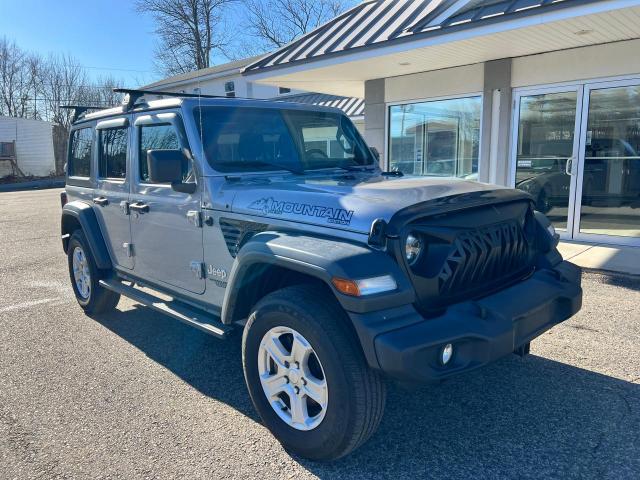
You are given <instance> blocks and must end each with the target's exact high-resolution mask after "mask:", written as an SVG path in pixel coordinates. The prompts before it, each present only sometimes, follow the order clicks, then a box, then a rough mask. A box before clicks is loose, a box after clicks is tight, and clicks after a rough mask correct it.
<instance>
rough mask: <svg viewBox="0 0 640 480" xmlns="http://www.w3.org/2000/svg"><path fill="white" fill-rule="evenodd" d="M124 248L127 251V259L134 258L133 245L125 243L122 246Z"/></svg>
mask: <svg viewBox="0 0 640 480" xmlns="http://www.w3.org/2000/svg"><path fill="white" fill-rule="evenodd" d="M122 248H124V249H125V250H126V251H127V257H129V258H131V257H133V243H128V242H125V243H123V244H122Z"/></svg>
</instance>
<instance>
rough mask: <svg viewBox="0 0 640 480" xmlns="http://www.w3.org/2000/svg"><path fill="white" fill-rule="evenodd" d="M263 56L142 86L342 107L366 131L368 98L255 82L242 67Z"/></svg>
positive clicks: (154, 88)
mask: <svg viewBox="0 0 640 480" xmlns="http://www.w3.org/2000/svg"><path fill="white" fill-rule="evenodd" d="M260 58H262V57H251V58H245V59H243V60H237V61H235V62H230V63H225V64H223V65H217V66H215V67H210V68H205V69H202V70H196V71H194V72H189V73H184V74H181V75H176V76H173V77H169V78H165V79H163V80H160V81H158V82H155V83H151V84H149V85H145V86H144V87H141V88H142V89H145V90H157V91H166V92H175V93H189V94H192V93H201V94H203V95H219V96H227V97H241V98H265V99H277V100H283V101H285V100H286V101H291V102H297V103H306V104H314V105H324V106H331V107H335V108H340V109H342V110H343V111H344V112H345V113H346V114H347V115H349V117H350V118H351V120H352V121H353V123H354V124H355V125H356V127H358V128H359V129H361V130H363V131H364V99H363V98H355V97H346V96H343V95H327V94H317V93H310V92H306V91H303V90H296V89H294V88H287V87H278V86H276V85H267V84H262V83H254V82H252V81H250V80H249V79H248V78H247V77H245V76H243V75H242V70H243V69H244V68H245V67H246V66H247V65H250V64H252V63H254V62H256V61H258V60H259V59H260Z"/></svg>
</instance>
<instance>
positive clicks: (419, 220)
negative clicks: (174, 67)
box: [62, 91, 582, 460]
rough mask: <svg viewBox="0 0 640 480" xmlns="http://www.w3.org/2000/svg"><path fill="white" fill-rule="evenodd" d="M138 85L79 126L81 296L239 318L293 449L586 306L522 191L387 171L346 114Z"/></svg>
mask: <svg viewBox="0 0 640 480" xmlns="http://www.w3.org/2000/svg"><path fill="white" fill-rule="evenodd" d="M127 93H128V97H127V99H126V101H125V102H124V104H123V106H122V107H117V108H113V109H109V110H102V111H97V112H93V113H88V112H84V113H82V114H81V115H80V116H79V117H78V118H77V120H76V121H75V123H74V125H73V127H72V131H71V134H70V140H69V152H68V167H67V183H66V191H65V192H64V193H63V194H62V203H63V209H62V244H63V248H64V251H65V252H66V254H67V256H68V263H69V275H70V277H71V284H72V285H73V289H74V292H75V295H76V297H77V300H78V303H79V304H80V306H81V307H82V308H83V309H84V310H85V311H86V312H87V314H89V315H96V314H100V313H103V312H106V311H109V310H112V309H114V308H115V307H116V305H117V304H118V300H119V299H120V296H121V295H125V296H127V297H130V298H131V299H133V300H134V301H136V302H139V303H141V304H143V305H146V306H148V307H150V308H152V309H155V310H158V311H160V312H163V313H165V314H167V315H170V316H172V317H174V318H175V319H177V320H180V321H182V322H185V323H187V324H189V325H191V326H194V327H196V328H199V329H201V330H203V331H204V332H206V333H209V334H212V335H214V336H216V337H220V338H224V337H226V336H228V335H229V333H230V332H231V331H232V330H234V329H238V328H242V329H243V334H242V361H243V367H244V375H245V379H246V384H247V388H248V390H249V394H250V395H251V398H252V400H253V403H254V405H255V408H256V410H257V411H258V413H259V414H260V416H261V417H262V419H263V421H264V423H265V425H266V426H267V427H268V428H269V429H270V430H271V432H272V433H273V434H274V435H275V436H276V437H277V438H278V440H279V441H280V442H282V444H283V445H284V446H285V447H286V448H287V449H289V450H290V451H291V452H293V453H296V454H298V455H301V456H303V457H307V458H310V459H316V460H329V459H335V458H338V457H341V456H343V455H346V454H347V453H349V452H351V451H352V450H353V449H355V448H357V447H358V446H359V445H361V444H362V443H364V442H365V441H366V440H367V439H368V438H369V437H370V436H371V435H372V434H373V433H374V432H375V430H376V428H377V427H378V424H379V422H380V419H381V417H382V413H383V410H384V404H385V381H386V380H387V379H397V380H401V381H406V382H433V381H438V380H441V379H445V378H447V377H450V376H452V375H456V374H459V373H462V372H467V371H469V370H472V369H475V368H478V367H481V366H483V365H486V364H488V363H490V362H493V361H494V360H496V359H499V358H501V357H503V356H506V355H508V354H511V353H514V352H515V353H518V354H520V355H524V354H526V353H528V351H529V345H530V342H531V341H532V340H533V339H534V338H536V337H538V336H539V335H541V334H542V333H543V332H545V331H546V330H547V329H549V328H551V327H552V326H554V325H555V324H557V323H559V322H562V321H563V320H566V319H567V318H569V317H570V316H572V315H573V314H574V313H576V312H577V311H578V310H579V309H580V306H581V298H582V291H581V288H580V271H579V269H578V268H577V267H575V266H574V265H572V264H570V263H567V262H564V261H563V260H562V257H561V256H560V255H559V253H558V251H557V249H556V245H557V242H558V236H557V235H556V234H555V231H554V230H553V227H552V226H551V225H550V223H549V221H548V220H547V219H546V218H545V217H544V215H542V214H541V213H539V212H537V211H535V210H534V200H533V198H532V197H530V196H529V195H528V194H526V193H524V192H521V191H519V190H513V189H508V188H502V187H498V186H495V185H487V184H482V183H476V182H470V181H465V180H460V179H454V178H426V177H420V178H418V177H403V176H402V175H401V174H398V173H397V172H382V171H381V170H380V168H379V167H378V163H379V162H378V159H377V154H376V152H375V151H374V150H372V149H370V148H369V147H368V146H367V145H366V144H365V142H364V141H363V139H362V137H361V136H360V135H359V133H358V131H357V130H356V128H355V127H354V126H353V124H352V123H351V122H350V121H349V119H348V118H347V117H346V116H345V115H344V114H343V113H342V112H340V111H339V110H336V109H331V108H321V107H312V106H303V105H299V104H292V103H284V102H279V101H260V100H241V99H226V98H206V97H204V96H198V97H196V98H191V97H192V96H189V95H181V96H179V97H178V96H175V94H173V95H174V96H170V97H168V98H162V99H156V100H151V99H150V98H149V97H150V92H142V91H128V92H127ZM151 93H154V94H158V93H159V92H151ZM145 95H146V97H145ZM168 298H170V300H168ZM425 408H426V406H425Z"/></svg>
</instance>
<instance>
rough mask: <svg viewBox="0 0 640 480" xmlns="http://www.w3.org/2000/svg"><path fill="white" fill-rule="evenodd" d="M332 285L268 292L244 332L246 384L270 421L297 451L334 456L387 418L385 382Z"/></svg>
mask: <svg viewBox="0 0 640 480" xmlns="http://www.w3.org/2000/svg"><path fill="white" fill-rule="evenodd" d="M348 322H349V319H348V318H347V316H346V315H345V313H344V311H343V310H342V308H341V307H340V305H339V304H338V303H337V301H336V300H335V298H334V297H333V296H332V295H330V294H329V293H328V292H322V293H321V294H318V288H317V287H311V286H308V285H299V286H293V287H287V288H284V289H282V290H278V291H276V292H273V293H271V294H269V295H267V296H266V297H265V298H263V299H262V300H261V301H260V302H259V303H258V304H257V305H256V307H255V309H254V311H253V313H252V314H251V316H250V317H249V320H248V322H247V325H246V327H245V330H244V334H243V337H242V359H243V367H244V375H245V380H246V382H247V388H248V389H249V394H250V395H251V399H252V401H253V404H254V405H255V408H256V410H257V411H258V413H259V414H260V416H261V417H262V420H263V421H264V423H265V425H266V426H267V428H268V429H269V430H270V431H271V433H273V435H274V436H275V437H276V438H277V439H278V440H279V441H280V442H281V443H282V444H283V445H284V447H285V448H286V449H287V450H289V451H290V452H292V453H295V454H297V455H300V456H302V457H305V458H309V459H312V460H334V459H337V458H340V457H342V456H344V455H346V454H348V453H349V452H351V451H352V450H354V449H356V448H358V447H359V446H360V445H362V444H363V443H364V442H366V441H367V440H368V439H369V437H370V436H371V435H372V434H373V433H374V432H375V430H376V429H377V428H378V425H379V424H380V420H381V419H382V413H383V411H384V403H385V396H386V391H385V385H384V383H383V382H382V379H381V377H380V375H379V374H378V373H377V372H375V371H373V370H371V369H370V368H369V367H368V366H367V364H366V361H365V358H364V354H363V353H362V351H361V349H360V346H359V344H358V340H357V338H356V336H355V334H354V333H353V332H352V330H351V329H350V328H349V325H348Z"/></svg>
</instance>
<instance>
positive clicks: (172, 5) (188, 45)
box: [136, 0, 235, 75]
mask: <svg viewBox="0 0 640 480" xmlns="http://www.w3.org/2000/svg"><path fill="white" fill-rule="evenodd" d="M234 1H235V0H137V1H136V8H137V10H138V11H139V12H143V13H150V14H152V15H153V17H154V19H155V21H156V24H157V26H156V30H155V33H156V34H157V35H158V36H159V43H158V45H157V47H156V64H157V66H158V67H159V69H160V70H161V71H162V72H163V73H164V74H166V75H176V74H180V73H186V72H190V71H193V70H199V69H201V68H207V67H209V66H210V64H211V54H212V52H213V51H215V50H219V51H222V49H223V48H224V46H225V45H226V43H227V35H226V32H225V28H224V17H223V15H224V13H225V7H226V6H227V5H229V4H231V3H233V2H234Z"/></svg>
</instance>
